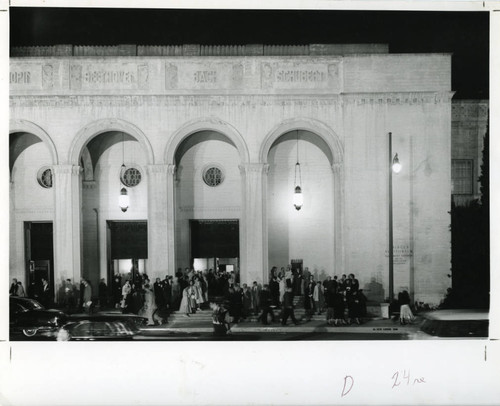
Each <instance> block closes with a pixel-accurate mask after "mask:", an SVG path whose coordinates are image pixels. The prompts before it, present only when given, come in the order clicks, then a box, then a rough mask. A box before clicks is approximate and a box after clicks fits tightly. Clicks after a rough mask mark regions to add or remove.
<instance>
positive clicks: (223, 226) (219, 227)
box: [189, 219, 240, 282]
mask: <svg viewBox="0 0 500 406" xmlns="http://www.w3.org/2000/svg"><path fill="white" fill-rule="evenodd" d="M189 228H190V233H191V266H192V267H193V268H194V269H195V270H196V271H203V270H208V269H213V270H219V271H221V272H234V275H235V280H236V282H239V275H240V266H239V265H240V264H239V257H240V228H239V220H232V219H227V220H189Z"/></svg>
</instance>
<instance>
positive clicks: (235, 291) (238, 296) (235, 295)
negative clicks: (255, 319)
mask: <svg viewBox="0 0 500 406" xmlns="http://www.w3.org/2000/svg"><path fill="white" fill-rule="evenodd" d="M229 291H230V294H229V302H230V308H229V309H230V314H231V316H232V318H233V320H232V322H233V323H238V321H239V320H240V318H241V312H242V310H243V292H242V291H241V288H240V285H238V284H235V286H234V288H230V289H229Z"/></svg>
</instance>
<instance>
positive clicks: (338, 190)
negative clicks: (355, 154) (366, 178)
mask: <svg viewBox="0 0 500 406" xmlns="http://www.w3.org/2000/svg"><path fill="white" fill-rule="evenodd" d="M294 130H302V131H309V132H311V133H314V134H315V135H317V136H318V137H320V139H322V140H323V142H324V143H326V145H327V146H328V148H329V150H330V153H331V157H328V159H329V160H332V161H331V162H330V164H331V167H332V172H333V179H332V180H333V196H332V198H333V203H334V204H333V210H334V211H333V216H334V217H333V218H334V220H333V230H332V231H333V240H334V247H333V249H334V269H335V272H336V273H337V274H338V273H340V274H342V273H344V272H345V269H344V267H345V248H344V243H345V242H344V237H343V236H344V215H345V202H344V199H345V197H344V181H345V178H344V176H345V175H344V147H343V145H342V143H341V141H340V139H339V137H338V136H337V134H336V133H335V131H333V129H331V128H330V127H329V126H327V125H326V124H324V123H322V122H320V121H318V120H314V119H309V118H293V119H289V120H285V121H283V122H281V123H280V124H278V125H277V126H275V127H274V128H273V129H272V130H271V131H270V132H269V133H268V135H267V136H266V137H265V139H264V142H263V143H262V145H261V148H260V152H259V160H260V162H261V163H263V164H267V159H268V155H269V151H270V149H271V147H272V146H273V144H274V143H275V142H276V140H277V139H278V138H280V137H281V136H282V135H284V134H286V133H288V132H290V131H294Z"/></svg>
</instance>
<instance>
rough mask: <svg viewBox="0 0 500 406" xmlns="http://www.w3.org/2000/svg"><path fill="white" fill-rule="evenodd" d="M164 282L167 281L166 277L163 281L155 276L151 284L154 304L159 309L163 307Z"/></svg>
mask: <svg viewBox="0 0 500 406" xmlns="http://www.w3.org/2000/svg"><path fill="white" fill-rule="evenodd" d="M165 283H168V281H167V279H166V278H165V280H164V281H163V282H162V280H161V279H160V278H156V281H155V283H154V284H153V292H154V295H155V304H156V307H157V308H158V309H159V310H163V309H164V308H165V291H164V290H163V289H164V287H165Z"/></svg>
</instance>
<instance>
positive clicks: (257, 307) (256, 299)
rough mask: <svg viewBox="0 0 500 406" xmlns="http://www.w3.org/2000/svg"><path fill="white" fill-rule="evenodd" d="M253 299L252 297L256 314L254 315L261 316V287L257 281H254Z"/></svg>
mask: <svg viewBox="0 0 500 406" xmlns="http://www.w3.org/2000/svg"><path fill="white" fill-rule="evenodd" d="M251 297H252V309H253V312H254V314H259V311H260V288H259V285H257V282H256V281H254V282H253V285H252V291H251Z"/></svg>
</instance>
